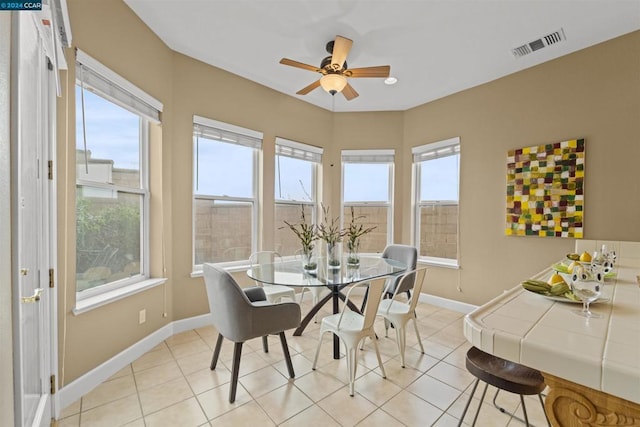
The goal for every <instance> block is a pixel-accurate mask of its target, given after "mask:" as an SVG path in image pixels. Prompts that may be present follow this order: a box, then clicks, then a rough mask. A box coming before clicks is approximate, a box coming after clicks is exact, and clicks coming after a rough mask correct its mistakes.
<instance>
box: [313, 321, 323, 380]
mask: <svg viewBox="0 0 640 427" xmlns="http://www.w3.org/2000/svg"><path fill="white" fill-rule="evenodd" d="M323 334H324V331H323V330H322V329H320V339H319V340H318V346H317V347H316V355H315V357H314V358H313V365H311V369H313V370H314V371H315V370H316V365H317V364H318V355H319V354H320V346H321V345H322V335H323Z"/></svg>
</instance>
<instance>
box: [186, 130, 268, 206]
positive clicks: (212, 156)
mask: <svg viewBox="0 0 640 427" xmlns="http://www.w3.org/2000/svg"><path fill="white" fill-rule="evenodd" d="M194 148H195V150H194V151H195V161H194V165H195V167H196V170H195V171H194V177H195V183H194V189H195V190H194V193H195V194H200V195H212V196H229V197H247V198H252V197H253V194H254V191H253V170H254V150H255V149H254V148H250V147H245V146H243V145H237V144H229V143H226V142H220V141H216V140H212V139H208V138H204V137H197V140H196V144H195V147H194Z"/></svg>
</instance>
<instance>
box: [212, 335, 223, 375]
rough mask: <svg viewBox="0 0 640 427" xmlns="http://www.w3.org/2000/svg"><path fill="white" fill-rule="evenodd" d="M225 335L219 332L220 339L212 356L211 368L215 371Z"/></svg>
mask: <svg viewBox="0 0 640 427" xmlns="http://www.w3.org/2000/svg"><path fill="white" fill-rule="evenodd" d="M223 339H224V337H223V336H222V334H221V333H218V340H217V341H216V348H215V349H214V350H213V357H212V358H211V366H210V369H211V370H212V371H213V370H214V369H216V365H217V364H218V357H219V356H220V349H221V348H222V340H223Z"/></svg>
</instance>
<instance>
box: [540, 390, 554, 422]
mask: <svg viewBox="0 0 640 427" xmlns="http://www.w3.org/2000/svg"><path fill="white" fill-rule="evenodd" d="M538 399H540V404H541V405H542V412H543V413H544V418H545V419H546V420H547V425H548V426H549V427H551V422H550V421H549V417H547V411H545V409H544V400H542V393H538Z"/></svg>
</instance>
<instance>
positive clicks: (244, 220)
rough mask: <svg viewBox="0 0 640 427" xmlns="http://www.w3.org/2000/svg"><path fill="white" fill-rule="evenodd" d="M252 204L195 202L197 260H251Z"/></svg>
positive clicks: (198, 262) (202, 261) (196, 261)
mask: <svg viewBox="0 0 640 427" xmlns="http://www.w3.org/2000/svg"><path fill="white" fill-rule="evenodd" d="M252 214H253V204H252V203H250V202H233V201H232V202H228V201H220V200H215V201H214V200H203V199H196V201H195V236H194V239H195V261H194V263H195V264H196V265H200V264H203V263H205V262H224V261H236V260H241V259H249V255H250V254H251V237H252V235H253V230H252V221H251V218H252Z"/></svg>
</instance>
